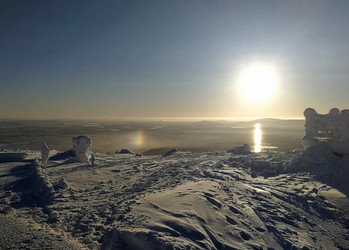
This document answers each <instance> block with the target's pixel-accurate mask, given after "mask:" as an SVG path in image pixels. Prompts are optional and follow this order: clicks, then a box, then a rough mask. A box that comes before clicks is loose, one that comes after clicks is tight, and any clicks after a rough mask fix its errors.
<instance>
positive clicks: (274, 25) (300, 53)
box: [0, 0, 349, 119]
mask: <svg viewBox="0 0 349 250" xmlns="http://www.w3.org/2000/svg"><path fill="white" fill-rule="evenodd" d="M348 23H349V2H348V1H257V0H256V1H68V0H61V1H40V0H36V1H10V0H7V1H2V2H1V3H0V88H1V91H0V105H1V109H0V118H25V119H28V118H29V119H38V118H39V119H46V118H47V119H52V118H109V119H114V118H115V119H116V118H150V117H159V118H165V117H166V118H171V117H187V118H188V117H225V118H237V117H285V118H286V117H301V116H302V112H303V110H304V109H305V108H306V107H308V106H311V107H314V108H315V109H317V110H319V112H322V113H324V112H327V111H328V110H329V109H330V108H332V107H339V108H340V109H343V108H349V103H348V96H347V95H348V93H349V81H348V80H349V76H348V72H349V45H348V44H349V43H348V41H349V29H348V28H347V24H348ZM252 62H265V63H271V64H273V65H274V66H275V68H276V69H277V71H278V75H279V76H280V82H279V88H278V90H277V92H276V93H275V96H274V97H273V99H272V100H270V101H269V102H268V103H263V104H259V105H255V104H253V103H243V102H241V101H239V100H240V98H239V91H238V89H237V87H236V77H237V75H238V74H239V72H240V71H241V69H243V68H244V67H245V66H246V65H249V64H250V63H252Z"/></svg>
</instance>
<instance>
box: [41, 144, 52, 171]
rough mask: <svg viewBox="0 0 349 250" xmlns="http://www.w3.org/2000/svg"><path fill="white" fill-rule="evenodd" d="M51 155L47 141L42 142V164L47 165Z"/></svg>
mask: <svg viewBox="0 0 349 250" xmlns="http://www.w3.org/2000/svg"><path fill="white" fill-rule="evenodd" d="M49 156H50V148H49V147H48V146H47V145H46V143H45V142H43V143H42V146H41V165H42V166H45V167H46V166H47V162H48V159H49Z"/></svg>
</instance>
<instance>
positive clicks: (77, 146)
mask: <svg viewBox="0 0 349 250" xmlns="http://www.w3.org/2000/svg"><path fill="white" fill-rule="evenodd" d="M72 141H73V148H74V152H75V157H76V159H77V160H78V161H79V162H89V156H90V155H91V153H92V139H91V138H90V137H88V136H84V135H80V136H78V137H73V139H72Z"/></svg>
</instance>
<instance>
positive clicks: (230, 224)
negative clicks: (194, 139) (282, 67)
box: [0, 146, 349, 249]
mask: <svg viewBox="0 0 349 250" xmlns="http://www.w3.org/2000/svg"><path fill="white" fill-rule="evenodd" d="M231 152H235V153H229V152H225V153H215V152H214V153H190V152H176V153H175V154H170V155H167V156H166V157H162V156H146V157H144V156H141V157H139V156H136V155H131V154H109V155H103V154H96V155H95V157H96V161H95V165H94V166H91V165H88V164H87V165H86V164H84V163H76V162H69V161H67V160H66V159H61V160H50V161H49V163H48V166H47V168H45V169H43V170H42V171H44V173H43V174H44V179H45V181H47V183H52V193H51V194H52V196H51V197H50V203H45V202H42V203H41V205H40V204H39V203H37V204H36V203H35V204H27V205H26V203H24V202H22V203H21V200H22V199H25V197H24V196H23V192H24V190H23V187H22V186H23V185H24V183H23V179H25V178H26V177H28V176H30V175H31V174H32V172H30V171H29V172H25V167H24V166H25V164H24V166H22V167H21V168H19V166H21V163H17V164H16V165H14V163H3V164H2V165H0V166H1V168H0V169H1V173H0V183H1V186H0V197H1V200H0V201H1V203H0V211H2V213H3V214H6V215H5V216H6V217H8V218H13V217H18V218H19V219H20V220H25V221H27V222H28V221H29V222H30V224H31V225H36V226H37V227H38V228H42V230H43V232H44V233H47V234H49V233H50V232H51V230H53V231H54V232H55V234H56V235H60V237H62V239H64V241H65V242H69V244H73V245H74V244H75V246H79V248H81V249H83V248H87V249H348V248H349V238H348V233H349V231H348V227H349V221H348V218H347V216H346V214H345V213H344V212H343V211H344V210H346V209H347V208H348V207H346V206H343V204H347V203H345V202H346V201H347V189H345V186H340V187H339V188H340V190H341V191H342V193H340V192H339V191H338V190H336V189H333V188H332V187H331V186H329V185H327V184H330V185H332V186H333V185H334V184H333V183H331V182H330V180H329V179H325V178H324V173H325V172H324V171H325V170H324V169H325V166H326V167H327V168H329V167H330V166H332V167H333V169H335V170H336V169H337V168H338V169H342V170H343V169H344V168H345V166H344V165H346V164H347V163H348V159H347V158H345V157H343V158H338V157H337V156H335V155H333V154H332V153H331V154H329V153H328V154H327V153H326V152H327V151H326V149H325V148H321V146H319V148H313V149H308V150H306V151H304V152H303V151H294V152H289V153H284V154H277V155H263V154H253V153H251V154H244V155H242V154H237V153H236V152H237V151H231ZM319 153H320V154H321V155H320V156H318V157H315V156H316V155H317V154H319ZM57 159H60V158H57ZM321 163H323V164H325V166H322V167H321ZM22 165H23V164H22ZM16 169H17V170H16ZM19 169H21V171H24V172H23V173H18V171H19ZM328 172H330V170H328ZM328 172H326V173H328ZM335 172H336V171H335ZM341 173H342V175H343V176H342V177H340V178H339V177H338V179H336V180H342V179H341V178H344V176H345V175H346V177H348V176H349V174H347V172H346V171H344V170H343V172H341ZM319 176H322V179H321V178H320V177H319ZM328 178H333V177H331V176H329V177H328ZM320 179H321V182H320V181H319V180H320ZM326 183H327V184H326ZM337 184H339V183H337ZM21 187H22V188H21ZM26 187H27V190H26V191H25V192H26V194H27V195H30V194H31V192H33V193H34V192H36V191H37V190H34V189H33V190H31V189H30V185H27V186H26ZM329 194H336V195H337V196H338V195H339V194H340V195H342V196H340V197H342V199H341V200H340V201H341V203H339V202H337V201H338V199H337V200H334V199H331V197H332V196H331V195H329ZM337 196H336V197H337ZM338 197H339V196H338ZM338 197H337V198H338ZM42 199H46V198H44V197H42ZM18 204H21V206H18ZM338 206H339V207H338ZM343 209H344V210H343ZM18 218H17V219H18ZM8 237H11V235H9V236H8ZM4 240H5V239H4V237H3V238H1V237H0V244H1V243H2V242H4ZM76 241H77V242H76ZM67 244H68V243H67ZM28 247H30V244H28Z"/></svg>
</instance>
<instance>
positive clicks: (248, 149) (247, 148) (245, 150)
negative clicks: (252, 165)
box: [227, 144, 251, 155]
mask: <svg viewBox="0 0 349 250" xmlns="http://www.w3.org/2000/svg"><path fill="white" fill-rule="evenodd" d="M227 152H228V153H233V154H241V155H246V154H250V153H251V147H250V146H249V145H248V144H244V145H243V146H239V147H236V148H233V149H229V150H228V151H227Z"/></svg>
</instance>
